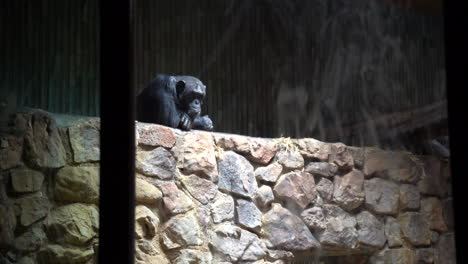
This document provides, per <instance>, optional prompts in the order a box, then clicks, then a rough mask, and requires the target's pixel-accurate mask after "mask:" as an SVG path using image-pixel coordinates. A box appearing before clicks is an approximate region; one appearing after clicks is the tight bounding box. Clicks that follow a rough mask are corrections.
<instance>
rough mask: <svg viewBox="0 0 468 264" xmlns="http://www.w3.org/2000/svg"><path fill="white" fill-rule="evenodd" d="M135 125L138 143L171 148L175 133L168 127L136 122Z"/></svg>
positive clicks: (174, 140) (174, 141)
mask: <svg viewBox="0 0 468 264" xmlns="http://www.w3.org/2000/svg"><path fill="white" fill-rule="evenodd" d="M136 127H137V131H138V137H139V139H138V144H141V145H146V146H153V147H159V146H161V147H165V148H172V147H173V146H174V144H175V143H176V136H175V133H174V131H173V130H172V129H171V128H169V127H166V126H162V125H157V124H145V123H137V124H136Z"/></svg>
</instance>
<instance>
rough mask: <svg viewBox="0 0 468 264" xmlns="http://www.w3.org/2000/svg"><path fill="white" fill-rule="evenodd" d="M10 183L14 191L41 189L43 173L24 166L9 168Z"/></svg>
mask: <svg viewBox="0 0 468 264" xmlns="http://www.w3.org/2000/svg"><path fill="white" fill-rule="evenodd" d="M10 177H11V185H12V187H13V190H14V191H15V192H19V193H24V192H35V191H38V190H40V189H41V186H42V182H43V181H44V174H42V173H41V172H39V171H34V170H30V169H26V168H18V169H14V170H11V172H10Z"/></svg>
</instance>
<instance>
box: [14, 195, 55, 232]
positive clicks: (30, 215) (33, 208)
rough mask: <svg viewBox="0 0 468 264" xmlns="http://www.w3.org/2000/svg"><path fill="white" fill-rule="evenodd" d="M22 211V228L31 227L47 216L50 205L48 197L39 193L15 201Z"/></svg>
mask: <svg viewBox="0 0 468 264" xmlns="http://www.w3.org/2000/svg"><path fill="white" fill-rule="evenodd" d="M15 204H16V205H17V206H18V209H19V211H20V223H21V225H22V226H29V225H31V224H32V223H35V222H37V221H39V220H40V219H42V218H44V217H46V216H47V214H48V213H49V209H50V203H49V200H48V199H47V197H46V196H45V195H44V194H42V193H41V192H37V193H34V194H31V195H28V196H25V197H22V198H19V199H17V200H16V201H15Z"/></svg>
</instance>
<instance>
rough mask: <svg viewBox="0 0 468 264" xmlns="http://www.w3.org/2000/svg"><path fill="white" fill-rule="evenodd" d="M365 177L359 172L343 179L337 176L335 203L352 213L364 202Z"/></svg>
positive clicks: (334, 194)
mask: <svg viewBox="0 0 468 264" xmlns="http://www.w3.org/2000/svg"><path fill="white" fill-rule="evenodd" d="M363 183H364V175H363V174H362V172H360V171H358V170H352V171H351V172H349V173H348V174H346V175H345V176H343V177H339V176H335V178H334V182H333V184H334V186H335V187H334V191H333V201H335V202H336V203H337V204H338V205H339V206H340V207H341V208H343V209H345V210H347V211H351V210H353V209H355V208H357V207H359V206H360V205H361V204H362V202H363V201H364V190H363Z"/></svg>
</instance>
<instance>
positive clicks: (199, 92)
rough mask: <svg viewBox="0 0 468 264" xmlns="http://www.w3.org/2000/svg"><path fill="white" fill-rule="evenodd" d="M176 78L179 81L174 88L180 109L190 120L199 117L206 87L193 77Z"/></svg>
mask: <svg viewBox="0 0 468 264" xmlns="http://www.w3.org/2000/svg"><path fill="white" fill-rule="evenodd" d="M178 77H179V78H180V79H181V80H179V81H178V82H177V86H176V88H177V95H178V98H179V104H180V107H181V108H182V109H183V110H184V111H185V112H186V113H187V114H188V115H189V116H190V117H192V118H193V117H195V116H197V115H200V113H201V108H202V104H203V99H204V98H205V94H206V86H205V85H204V84H203V83H202V82H201V81H200V80H198V79H197V78H195V77H191V76H178ZM182 77H183V78H182Z"/></svg>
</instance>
